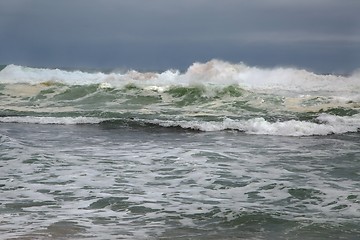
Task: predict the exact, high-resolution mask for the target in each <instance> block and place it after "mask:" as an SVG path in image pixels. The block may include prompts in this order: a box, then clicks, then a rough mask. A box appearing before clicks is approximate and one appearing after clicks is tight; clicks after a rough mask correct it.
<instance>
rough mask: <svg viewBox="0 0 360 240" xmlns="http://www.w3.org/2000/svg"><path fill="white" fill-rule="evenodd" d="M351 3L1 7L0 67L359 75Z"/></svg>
mask: <svg viewBox="0 0 360 240" xmlns="http://www.w3.org/2000/svg"><path fill="white" fill-rule="evenodd" d="M358 9H360V2H359V1H358V0H343V1H338V0H303V1H296V2H295V1H288V0H267V1H263V0H252V1H250V0H224V1H212V0H182V1H179V0H176V1H175V0H152V1H147V0H124V1H117V0H103V1H96V0H72V1H70V0H63V1H47V0H3V1H1V2H0V42H1V46H0V52H1V55H0V63H5V64H6V63H16V64H26V65H40V66H91V67H119V66H125V67H132V68H156V69H160V68H169V67H173V68H185V67H187V66H188V65H189V64H191V63H192V62H194V61H206V60H209V59H212V58H221V59H224V60H229V61H235V62H239V61H244V62H247V63H249V64H255V65H262V66H275V65H295V66H298V67H306V68H311V69H313V70H317V71H352V70H353V69H355V68H357V67H360V30H359V29H360V16H359V14H358Z"/></svg>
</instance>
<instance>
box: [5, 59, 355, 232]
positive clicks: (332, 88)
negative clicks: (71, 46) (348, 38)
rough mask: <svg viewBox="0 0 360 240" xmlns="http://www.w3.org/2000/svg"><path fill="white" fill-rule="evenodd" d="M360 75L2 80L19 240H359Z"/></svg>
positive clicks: (55, 73) (241, 70)
mask: <svg viewBox="0 0 360 240" xmlns="http://www.w3.org/2000/svg"><path fill="white" fill-rule="evenodd" d="M359 131H360V73H359V72H354V73H352V74H349V75H347V76H337V75H321V74H315V73H312V72H308V71H306V70H299V69H294V68H273V69H263V68H257V67H250V66H247V65H245V64H231V63H228V62H223V61H218V60H213V61H210V62H207V63H194V64H193V65H192V66H190V67H189V68H188V70H187V71H186V72H183V73H182V72H179V71H176V70H168V71H164V72H137V71H127V72H116V71H114V72H111V73H103V72H83V71H65V70H59V69H39V68H29V67H22V66H16V65H8V66H4V68H3V69H2V70H1V71H0V194H1V195H0V199H1V201H0V216H1V220H0V231H1V232H2V236H3V237H5V238H6V239H34V238H35V239H48V238H55V239H56V238H60V239H64V238H65V239H79V238H90V239H170V238H171V239H174V238H175V239H238V238H244V239H324V238H327V239H339V238H344V239H358V238H359V237H360V227H359V226H360V190H359V189H360V170H359V169H360V134H359Z"/></svg>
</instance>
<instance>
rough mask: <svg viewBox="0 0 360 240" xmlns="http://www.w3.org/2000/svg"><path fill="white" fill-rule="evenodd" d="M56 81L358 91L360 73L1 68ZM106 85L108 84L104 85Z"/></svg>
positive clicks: (17, 76) (212, 66) (203, 67)
mask: <svg viewBox="0 0 360 240" xmlns="http://www.w3.org/2000/svg"><path fill="white" fill-rule="evenodd" d="M44 82H55V83H62V84H67V85H88V84H106V86H107V87H110V86H114V87H119V86H124V85H126V84H129V83H132V84H137V85H139V86H143V87H145V86H158V87H164V86H171V85H182V86H191V85H198V84H205V85H207V84H216V85H231V84H237V85H239V86H241V87H243V88H245V89H249V90H284V91H295V92H300V93H301V92H314V91H321V92H324V91H330V92H342V93H344V92H345V93H354V92H359V91H360V73H359V72H355V73H354V74H352V75H350V76H337V75H332V74H327V75H323V74H315V73H313V72H309V71H306V70H303V69H296V68H284V67H277V68H258V67H250V66H247V65H245V64H243V63H238V64H233V63H229V62H225V61H220V60H211V61H209V62H206V63H194V64H192V65H191V66H190V67H189V68H188V69H187V71H186V72H184V73H180V72H179V71H177V70H171V69H170V70H166V71H164V72H138V71H135V70H130V71H127V72H124V73H115V72H113V73H102V72H96V73H87V72H82V71H65V70H60V69H40V68H30V67H23V66H17V65H8V66H6V67H5V68H4V69H3V70H2V71H0V83H6V84H11V83H12V84H14V83H28V84H39V83H44ZM102 86H105V85H102Z"/></svg>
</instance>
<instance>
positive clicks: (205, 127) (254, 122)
mask: <svg viewBox="0 0 360 240" xmlns="http://www.w3.org/2000/svg"><path fill="white" fill-rule="evenodd" d="M317 120H318V121H319V122H320V123H314V122H305V121H297V120H289V121H283V122H280V121H279V122H269V121H266V120H265V119H264V118H253V119H249V120H232V119H229V118H226V119H224V120H223V121H222V122H204V121H161V120H154V121H152V123H155V124H159V125H161V126H164V127H177V126H179V127H181V128H185V129H194V130H200V131H205V132H211V131H222V130H238V131H243V132H245V133H249V134H263V135H280V136H311V135H328V134H341V133H346V132H357V131H359V129H360V114H357V115H354V116H351V117H340V116H333V115H329V114H322V115H320V116H319V117H318V118H317Z"/></svg>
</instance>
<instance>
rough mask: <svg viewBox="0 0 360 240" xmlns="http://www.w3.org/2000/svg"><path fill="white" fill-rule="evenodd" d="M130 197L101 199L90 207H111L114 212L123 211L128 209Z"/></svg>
mask: <svg viewBox="0 0 360 240" xmlns="http://www.w3.org/2000/svg"><path fill="white" fill-rule="evenodd" d="M128 199H129V198H128V197H107V198H101V199H99V200H97V201H95V202H93V203H91V204H90V205H89V207H88V208H89V209H103V208H106V207H109V208H110V209H111V210H113V211H123V210H126V209H128V207H129V206H130V203H129V202H128V201H126V200H128Z"/></svg>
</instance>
